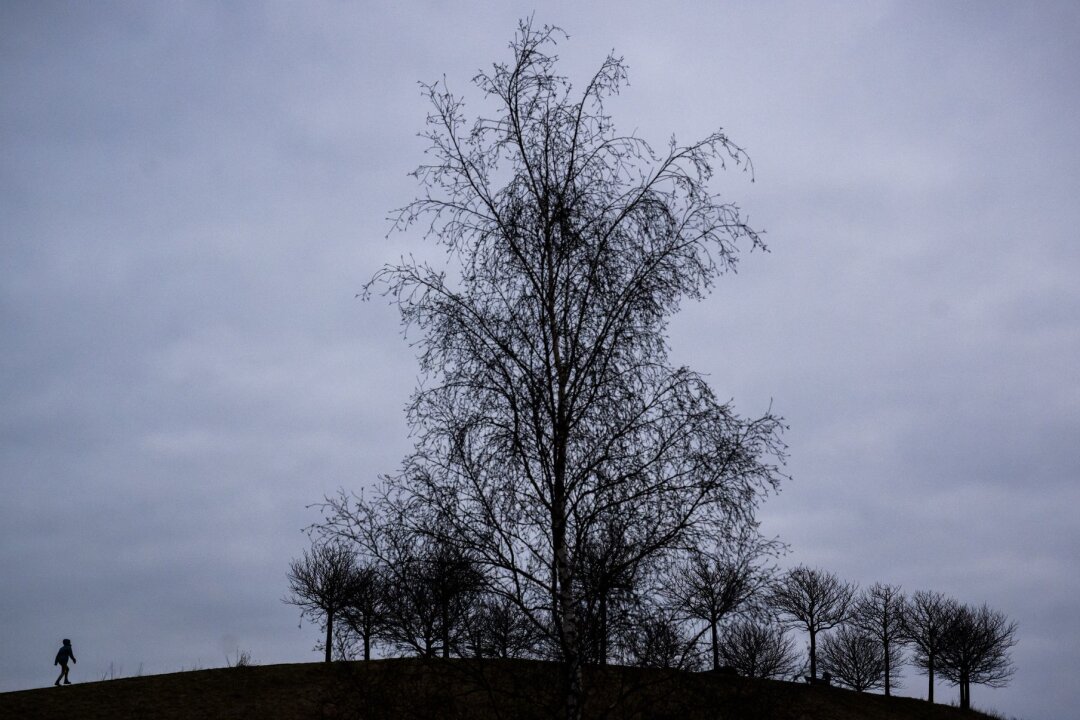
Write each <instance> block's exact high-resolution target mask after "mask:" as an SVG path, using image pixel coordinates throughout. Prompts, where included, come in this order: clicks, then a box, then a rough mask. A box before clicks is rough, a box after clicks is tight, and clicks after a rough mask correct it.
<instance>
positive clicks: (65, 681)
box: [64, 665, 71, 685]
mask: <svg viewBox="0 0 1080 720" xmlns="http://www.w3.org/2000/svg"><path fill="white" fill-rule="evenodd" d="M64 684H65V685H70V684H71V681H70V680H68V666H67V665H65V666H64Z"/></svg>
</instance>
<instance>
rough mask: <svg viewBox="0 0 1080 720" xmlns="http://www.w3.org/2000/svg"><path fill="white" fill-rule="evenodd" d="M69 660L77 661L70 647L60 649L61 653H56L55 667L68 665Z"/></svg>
mask: <svg viewBox="0 0 1080 720" xmlns="http://www.w3.org/2000/svg"><path fill="white" fill-rule="evenodd" d="M68 658H71V659H72V660H75V653H73V652H71V646H70V645H65V646H63V647H62V648H60V652H58V653H56V660H54V661H53V665H67V664H68Z"/></svg>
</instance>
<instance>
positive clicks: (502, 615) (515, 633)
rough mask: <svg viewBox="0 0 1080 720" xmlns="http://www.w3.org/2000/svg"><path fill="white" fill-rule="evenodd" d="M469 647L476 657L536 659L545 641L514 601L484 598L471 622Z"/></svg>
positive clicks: (491, 596) (502, 598)
mask: <svg viewBox="0 0 1080 720" xmlns="http://www.w3.org/2000/svg"><path fill="white" fill-rule="evenodd" d="M468 636H469V645H470V650H471V651H472V654H473V655H474V656H476V657H489V658H528V657H537V656H538V655H539V654H540V649H541V647H542V638H541V634H540V632H539V631H538V630H537V629H536V625H535V624H534V623H533V622H532V620H530V619H529V616H528V615H526V614H525V613H524V612H522V610H521V608H520V607H518V605H517V604H516V603H514V602H512V601H511V600H509V599H507V598H505V597H500V596H498V595H487V596H485V597H482V598H481V599H480V601H479V602H478V603H477V604H476V606H475V608H474V611H473V614H472V616H471V617H470V618H469V622H468Z"/></svg>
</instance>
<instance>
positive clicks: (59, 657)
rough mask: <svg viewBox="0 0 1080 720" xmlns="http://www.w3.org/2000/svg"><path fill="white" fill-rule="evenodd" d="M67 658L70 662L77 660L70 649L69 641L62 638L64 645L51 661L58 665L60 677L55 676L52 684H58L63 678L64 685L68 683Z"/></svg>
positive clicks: (69, 682)
mask: <svg viewBox="0 0 1080 720" xmlns="http://www.w3.org/2000/svg"><path fill="white" fill-rule="evenodd" d="M68 660H71V662H78V661H77V660H75V653H73V652H72V651H71V641H70V640H68V639H67V638H64V646H63V647H62V648H60V652H58V653H56V660H54V661H53V665H59V666H60V677H58V678H56V682H55V683H53V684H54V685H59V684H60V681H61V680H63V681H64V684H65V685H70V684H71V681H70V680H68Z"/></svg>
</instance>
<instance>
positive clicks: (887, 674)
mask: <svg viewBox="0 0 1080 720" xmlns="http://www.w3.org/2000/svg"><path fill="white" fill-rule="evenodd" d="M905 608H906V604H905V601H904V595H903V593H902V592H900V588H898V587H896V586H895V585H883V584H881V583H874V584H873V585H871V586H870V587H869V588H867V589H866V590H865V591H863V592H862V594H860V595H859V597H858V599H857V600H856V601H855V606H854V609H853V611H852V613H851V623H852V624H853V625H854V626H855V627H857V628H859V630H861V631H862V632H864V633H866V634H867V635H869V636H870V637H872V638H874V639H875V640H876V641H877V642H878V643H879V644H880V645H881V657H882V659H883V660H884V662H885V670H884V676H883V682H884V685H883V687H884V690H885V695H886V696H888V695H891V694H892V692H891V691H892V688H893V687H899V684H900V667H901V664H902V662H903V654H902V652H901V647H900V646H901V645H902V644H903V643H904V632H903V630H904V625H903V621H904V610H905Z"/></svg>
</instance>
